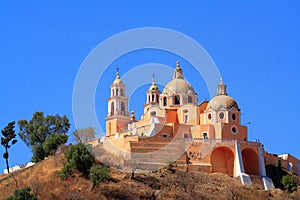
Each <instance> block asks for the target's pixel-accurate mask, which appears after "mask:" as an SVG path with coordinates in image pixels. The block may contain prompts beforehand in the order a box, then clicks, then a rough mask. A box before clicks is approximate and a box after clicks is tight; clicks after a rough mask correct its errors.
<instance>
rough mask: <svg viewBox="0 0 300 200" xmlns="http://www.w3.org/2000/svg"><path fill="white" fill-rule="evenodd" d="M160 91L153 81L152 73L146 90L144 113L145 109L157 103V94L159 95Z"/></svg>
mask: <svg viewBox="0 0 300 200" xmlns="http://www.w3.org/2000/svg"><path fill="white" fill-rule="evenodd" d="M160 93H161V92H160V90H159V89H158V87H157V85H156V83H155V79H154V75H153V78H152V84H151V86H150V87H149V89H148V90H147V92H146V94H147V102H146V104H145V105H144V113H145V112H146V110H147V109H148V108H150V107H152V106H153V105H159V95H160Z"/></svg>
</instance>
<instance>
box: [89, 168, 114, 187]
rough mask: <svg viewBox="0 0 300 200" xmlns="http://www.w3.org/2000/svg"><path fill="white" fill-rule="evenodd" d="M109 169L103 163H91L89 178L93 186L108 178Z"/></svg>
mask: <svg viewBox="0 0 300 200" xmlns="http://www.w3.org/2000/svg"><path fill="white" fill-rule="evenodd" d="M109 173H110V170H109V168H108V167H106V166H103V165H93V166H92V167H91V169H90V179H91V181H92V183H93V187H94V186H95V185H98V184H99V183H101V182H103V181H105V180H108V179H109V178H110V174H109Z"/></svg>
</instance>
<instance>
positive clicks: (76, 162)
mask: <svg viewBox="0 0 300 200" xmlns="http://www.w3.org/2000/svg"><path fill="white" fill-rule="evenodd" d="M88 148H89V146H86V145H84V144H83V143H79V144H76V145H74V146H71V148H69V149H67V150H66V152H65V156H66V161H67V162H66V163H65V165H64V167H63V169H62V171H61V172H60V176H61V177H62V178H63V175H66V174H70V173H71V172H72V170H77V171H79V172H81V173H82V174H83V175H86V176H87V175H88V174H89V170H90V168H91V166H92V165H93V164H94V162H95V161H94V156H93V155H92V154H91V150H88Z"/></svg>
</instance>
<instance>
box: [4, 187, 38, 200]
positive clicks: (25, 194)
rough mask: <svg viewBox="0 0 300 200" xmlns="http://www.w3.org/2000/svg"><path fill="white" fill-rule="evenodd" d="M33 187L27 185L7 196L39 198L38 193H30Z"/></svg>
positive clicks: (12, 198) (11, 199) (25, 199)
mask: <svg viewBox="0 0 300 200" xmlns="http://www.w3.org/2000/svg"><path fill="white" fill-rule="evenodd" d="M30 191H31V188H30V187H25V188H22V189H16V190H15V191H14V194H13V195H12V196H10V197H8V198H7V200H37V197H36V195H34V194H30Z"/></svg>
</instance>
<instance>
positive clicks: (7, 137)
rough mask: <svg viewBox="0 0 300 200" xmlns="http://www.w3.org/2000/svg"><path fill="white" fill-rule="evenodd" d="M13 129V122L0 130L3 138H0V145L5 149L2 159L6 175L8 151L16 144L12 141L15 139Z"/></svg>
mask: <svg viewBox="0 0 300 200" xmlns="http://www.w3.org/2000/svg"><path fill="white" fill-rule="evenodd" d="M14 129H15V122H14V121H13V122H10V123H8V125H7V126H6V127H5V128H4V129H3V130H1V133H2V135H3V136H4V137H1V145H2V146H4V148H5V152H4V153H3V158H4V159H5V161H6V169H7V172H8V173H9V165H8V157H9V155H8V149H9V148H10V147H11V146H12V145H14V144H15V143H16V142H17V140H16V139H14V138H16V134H15V130H14ZM10 141H11V143H10Z"/></svg>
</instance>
